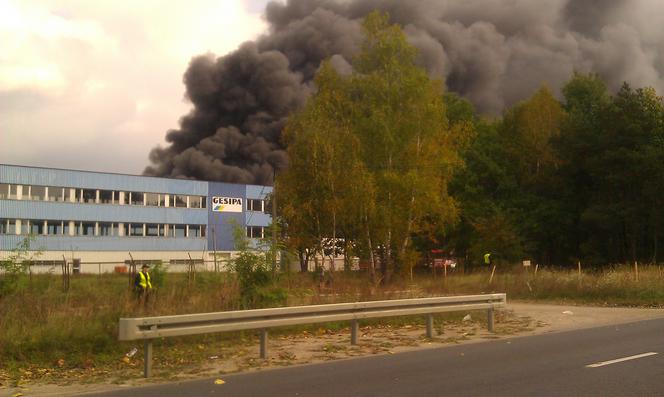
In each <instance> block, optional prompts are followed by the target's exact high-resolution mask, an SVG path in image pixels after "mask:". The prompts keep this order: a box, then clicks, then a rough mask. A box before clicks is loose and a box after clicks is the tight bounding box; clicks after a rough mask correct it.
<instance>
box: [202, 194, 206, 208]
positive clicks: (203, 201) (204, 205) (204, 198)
mask: <svg viewBox="0 0 664 397" xmlns="http://www.w3.org/2000/svg"><path fill="white" fill-rule="evenodd" d="M201 208H207V197H201Z"/></svg>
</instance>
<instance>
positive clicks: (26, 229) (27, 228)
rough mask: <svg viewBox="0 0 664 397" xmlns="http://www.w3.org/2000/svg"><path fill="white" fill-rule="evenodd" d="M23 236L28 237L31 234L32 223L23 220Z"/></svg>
mask: <svg viewBox="0 0 664 397" xmlns="http://www.w3.org/2000/svg"><path fill="white" fill-rule="evenodd" d="M21 234H23V235H28V234H30V221H28V220H27V219H23V220H22V221H21Z"/></svg>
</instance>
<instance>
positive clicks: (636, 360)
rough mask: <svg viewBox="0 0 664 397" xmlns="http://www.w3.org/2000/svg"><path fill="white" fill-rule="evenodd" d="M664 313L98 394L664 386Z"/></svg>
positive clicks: (544, 392)
mask: <svg viewBox="0 0 664 397" xmlns="http://www.w3.org/2000/svg"><path fill="white" fill-rule="evenodd" d="M663 331H664V319H661V318H660V319H654V320H646V321H639V322H633V323H626V324H619V325H610V326H603V327H598V328H587V329H582V330H575V331H567V332H557V333H550V334H542V335H534V336H526V337H516V338H510V339H501V340H495V341H490V342H485V343H474V344H466V345H458V346H451V347H442V348H436V349H428V350H418V351H412V352H406V353H399V354H394V355H383V356H372V357H364V358H356V359H349V360H341V361H335V362H329V363H322V364H314V365H304V366H298V367H289V368H282V369H274V370H266V371H260V372H253V373H245V374H235V375H224V376H221V377H220V379H221V380H223V382H224V383H223V384H216V383H215V380H216V379H206V380H198V381H189V382H181V383H174V384H163V385H158V386H147V387H140V388H134V389H127V390H120V391H114V392H108V393H102V394H95V396H106V397H111V396H155V397H156V396H160V397H161V396H269V397H278V396H340V397H341V396H344V397H346V396H381V397H390V396H413V397H415V396H418V397H419V396H442V395H446V396H483V397H484V396H579V395H583V396H627V395H634V396H661V395H664V332H663Z"/></svg>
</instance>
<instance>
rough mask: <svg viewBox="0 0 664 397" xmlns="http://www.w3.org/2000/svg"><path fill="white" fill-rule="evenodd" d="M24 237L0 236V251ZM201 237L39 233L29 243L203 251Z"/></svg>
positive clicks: (36, 246) (49, 247) (56, 247)
mask: <svg viewBox="0 0 664 397" xmlns="http://www.w3.org/2000/svg"><path fill="white" fill-rule="evenodd" d="M24 238H25V236H15V235H0V250H6V251H9V250H12V249H14V248H15V247H16V246H17V245H18V244H19V243H20V242H21V241H23V239H24ZM206 243H207V241H206V239H204V238H175V237H86V236H76V237H67V236H40V237H35V239H34V240H33V241H32V242H31V243H30V249H32V250H39V251H74V252H76V251H127V252H128V251H192V252H194V251H204V250H207V245H206Z"/></svg>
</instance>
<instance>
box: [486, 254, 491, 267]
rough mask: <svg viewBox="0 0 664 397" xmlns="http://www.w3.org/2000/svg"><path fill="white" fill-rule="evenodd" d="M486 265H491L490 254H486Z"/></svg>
mask: <svg viewBox="0 0 664 397" xmlns="http://www.w3.org/2000/svg"><path fill="white" fill-rule="evenodd" d="M484 264H485V265H487V266H489V265H491V253H490V252H487V253H486V254H484Z"/></svg>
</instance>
